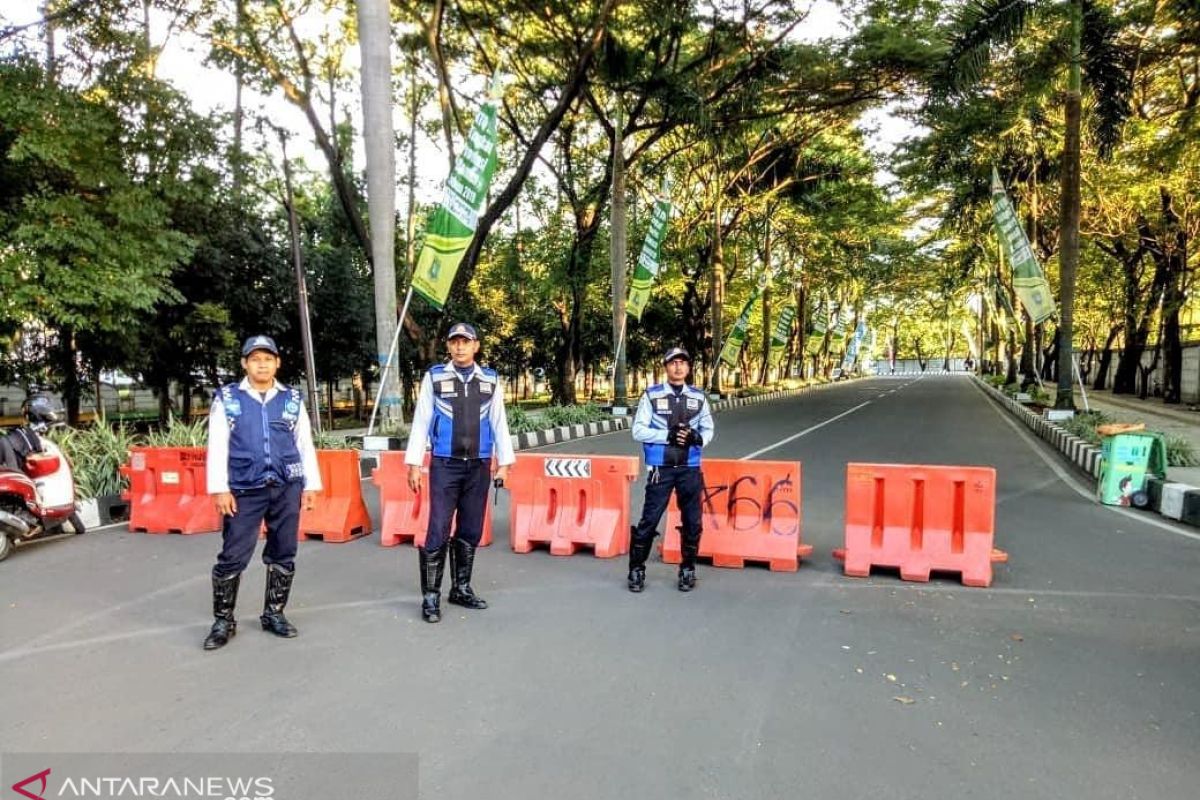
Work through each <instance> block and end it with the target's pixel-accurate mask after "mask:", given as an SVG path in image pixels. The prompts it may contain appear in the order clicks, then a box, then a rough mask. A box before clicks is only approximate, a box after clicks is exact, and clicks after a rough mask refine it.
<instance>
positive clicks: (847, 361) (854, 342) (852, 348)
mask: <svg viewBox="0 0 1200 800" xmlns="http://www.w3.org/2000/svg"><path fill="white" fill-rule="evenodd" d="M866 335H867V323H866V320H860V321H859V323H858V327H856V328H855V329H854V336H853V337H851V339H850V344H849V346H847V347H846V357H845V358H844V359H843V360H842V366H843V367H850V366H853V364H854V360H855V359H856V358H858V348H859V346H860V345H861V344H862V340H863V337H865V336H866Z"/></svg>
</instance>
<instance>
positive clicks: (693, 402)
mask: <svg viewBox="0 0 1200 800" xmlns="http://www.w3.org/2000/svg"><path fill="white" fill-rule="evenodd" d="M687 407H688V408H689V409H691V410H693V411H694V410H696V409H697V408H699V407H700V401H699V400H697V399H696V398H694V397H689V398H688V401H687Z"/></svg>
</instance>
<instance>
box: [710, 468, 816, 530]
mask: <svg viewBox="0 0 1200 800" xmlns="http://www.w3.org/2000/svg"><path fill="white" fill-rule="evenodd" d="M745 483H749V484H750V486H749V488H751V489H753V488H756V487H757V486H758V478H756V477H754V476H753V475H743V476H742V477H740V478H737V479H736V480H734V482H733V483H732V484H718V485H715V486H708V485H705V487H704V494H703V495H702V496H701V500H700V503H701V506H702V508H703V510H704V513H705V514H706V515H708V516H710V517H712V518H713V522H714V523H715V524H716V527H718V528H719V527H721V519H722V518H724V519H729V520H732V522H733V529H734V530H735V531H748V530H754V529H756V528H759V527H761V526H762V525H763V524H764V523H765V524H766V525H767V528H768V529H769V530H770V531H771V533H773V534H775V535H776V536H794V535H795V534H796V533H797V532H799V530H800V506H799V505H797V504H796V503H795V502H793V501H791V500H787V499H784V498H776V497H775V493H776V492H778V491H780V490H781V489H782V490H784V491H793V487H794V484H793V483H792V479H791V477H790V476H788V477H784V478H781V479H779V480H777V481H775V483H774V484H773V485H772V486H771V490H770V491H769V492H767V501H766V503H763V502H761V501H759V500H757V499H755V498H754V497H746V496H744V494H739V491H741V489H742V484H745ZM725 493H727V494H726V499H725V502H724V506H725V508H724V513H723V514H721V515H718V514H717V511H716V508H715V506H714V503H713V501H714V500H716V499H717V498H719V497H720V496H721V495H722V494H725ZM785 509H786V510H787V511H789V512H790V514H788V515H787V516H786V517H785V518H784V521H786V522H787V523H788V525H787V526H786V527H785V528H784V529H782V530H781V529H778V528H776V527H775V524H774V523H775V520H776V519H777V518H778V515H779V514H781V513H783V512H784V510H785ZM739 522H740V524H739Z"/></svg>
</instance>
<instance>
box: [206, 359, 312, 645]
mask: <svg viewBox="0 0 1200 800" xmlns="http://www.w3.org/2000/svg"><path fill="white" fill-rule="evenodd" d="M242 369H244V370H245V372H246V377H245V378H243V379H242V381H241V383H231V384H229V385H227V386H222V387H221V388H220V390H218V392H217V394H216V396H215V397H214V398H213V404H212V410H211V411H210V412H209V415H208V462H207V465H206V466H207V468H206V473H207V478H208V492H209V494H210V495H211V496H212V498H213V502H214V504H215V505H216V507H217V511H218V512H219V513H220V514H221V517H222V520H223V522H222V530H221V553H220V554H219V555H218V556H217V564H216V566H214V567H213V571H212V584H213V617H215V620H214V621H213V626H212V630H211V631H210V632H209V634H208V638H206V639H205V640H204V649H205V650H216V649H217V648H219V647H224V646H225V645H226V644H227V643H228V642H229V640H230V639H232V638H233V636H234V634H235V633H237V621H236V620H235V619H234V614H233V611H234V607H235V606H236V605H237V594H238V584H239V582H240V581H241V575H242V570H244V569H245V568H246V567H247V565H249V563H250V559H251V558H252V557H253V556H254V547H255V544H256V543H257V542H258V534H259V530H260V529H261V527H262V524H263V522H264V521H265V522H266V525H267V544H266V547H265V548H263V556H262V558H263V563H264V564H266V565H267V588H266V594H265V597H264V599H263V613H262V616H261V617H260V618H259V621H260V622H261V623H262V627H263V630H265V631H269V632H271V633H273V634H275V635H276V636H282V637H284V638H287V639H290V638H292V637H294V636H295V635H296V628H295V626H294V625H292V624H291V623H290V622H288V619H287V617H285V616H284V615H283V608H284V606H286V605H287V601H288V595H289V593H290V592H291V590H292V576H293V575H294V574H295V559H296V533H297V530H298V528H299V525H300V506H301V502H302V501H303V505H304V507H305V508H306V509H311V508H312V507H313V503H314V502H315V500H316V496H317V493H318V492H320V491H321V471H320V469H319V468H318V467H317V453H316V451H315V450H314V449H313V441H312V428H311V427H310V425H309V421H308V415H307V414H305V412H304V400H303V399H302V398H301V396H300V392H299V390H297V389H293V388H291V387H289V386H286V385H284V384H282V383H279V382H278V381H276V380H275V373H276V372H278V371H279V348H277V347H276V346H275V342H274V340H272V339H271V337H269V336H252V337H250V338H249V339H247V340H246V343H245V344H244V345H243V346H242Z"/></svg>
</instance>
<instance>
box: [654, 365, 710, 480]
mask: <svg viewBox="0 0 1200 800" xmlns="http://www.w3.org/2000/svg"><path fill="white" fill-rule="evenodd" d="M646 398H647V399H648V400H649V401H650V413H651V415H652V416H651V426H652V427H654V428H664V429H666V430H668V431H669V430H670V429H671V428H672V427H674V426H675V425H677V424H678V423H680V422H685V423H687V424H688V425H689V426H690V427H693V428H694V427H696V426H695V425H694V424H692V423H693V421H694V420H695V419H696V417H698V416H700V414H701V412H703V411H704V407H705V404H706V403H707V402H708V398H707V397H705V396H704V392H702V391H701V390H699V389H697V388H696V387H695V386H688V385H686V384H685V385H684V387H683V391H681V392H679V394H676V393H675V390H674V389H673V388H671V384H669V383H659V384H655V385H654V386H651V387H650V388H648V389H647V390H646ZM642 453H643V454H644V455H645V457H646V466H648V467H698V466H700V446H699V445H690V446H688V447H686V448H685V447H680V446H679V445H676V444H657V443H654V442H643V443H642Z"/></svg>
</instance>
